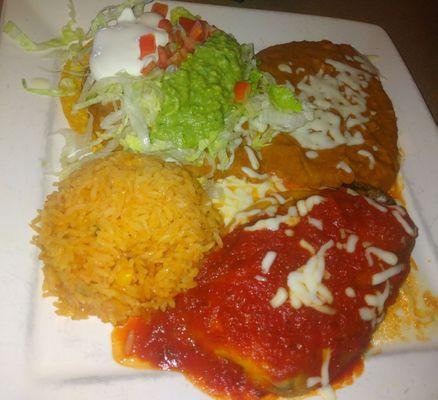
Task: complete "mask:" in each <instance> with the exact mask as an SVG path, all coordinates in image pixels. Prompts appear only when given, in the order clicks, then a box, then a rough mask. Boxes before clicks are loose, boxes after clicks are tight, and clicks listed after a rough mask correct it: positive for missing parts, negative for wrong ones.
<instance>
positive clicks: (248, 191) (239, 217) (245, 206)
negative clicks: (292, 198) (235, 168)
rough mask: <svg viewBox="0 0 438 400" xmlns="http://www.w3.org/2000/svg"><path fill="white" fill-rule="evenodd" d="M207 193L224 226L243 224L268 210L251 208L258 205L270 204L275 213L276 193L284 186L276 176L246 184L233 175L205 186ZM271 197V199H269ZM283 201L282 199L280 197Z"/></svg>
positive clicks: (246, 182) (277, 201) (245, 181)
mask: <svg viewBox="0 0 438 400" xmlns="http://www.w3.org/2000/svg"><path fill="white" fill-rule="evenodd" d="M206 189H207V192H208V193H209V196H210V197H211V199H212V202H213V204H214V206H215V207H216V208H217V209H218V210H219V212H220V213H221V215H222V217H223V218H224V222H225V225H230V224H232V223H233V224H234V225H233V226H235V225H237V224H244V223H246V222H248V220H249V219H250V218H251V217H254V216H256V215H261V214H263V213H265V212H268V211H269V210H265V209H264V207H262V208H258V207H257V208H251V207H254V206H255V205H257V204H258V203H262V202H266V203H271V204H272V205H273V206H275V207H274V209H272V210H271V212H274V214H275V212H276V210H277V209H276V205H277V204H278V203H280V204H282V203H281V202H279V200H278V197H277V196H276V194H277V192H279V191H281V190H282V189H284V185H283V183H282V182H281V180H280V179H279V178H277V177H276V176H273V177H270V178H268V179H266V180H264V181H262V182H260V183H253V182H248V181H247V180H246V179H241V178H237V177H236V176H234V175H231V176H228V177H226V178H224V179H218V180H217V181H215V182H213V183H212V184H210V186H207V188H206ZM271 196H272V197H271ZM280 197H281V198H282V199H283V200H284V198H283V197H282V196H280Z"/></svg>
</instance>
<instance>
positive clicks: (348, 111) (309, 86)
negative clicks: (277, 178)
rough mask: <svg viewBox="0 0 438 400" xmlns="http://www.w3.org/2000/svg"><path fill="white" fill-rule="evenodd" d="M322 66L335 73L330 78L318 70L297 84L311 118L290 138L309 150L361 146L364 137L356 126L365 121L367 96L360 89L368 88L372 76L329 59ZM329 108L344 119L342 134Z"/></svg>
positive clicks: (339, 124)
mask: <svg viewBox="0 0 438 400" xmlns="http://www.w3.org/2000/svg"><path fill="white" fill-rule="evenodd" d="M325 63H326V64H329V65H331V66H332V67H333V68H334V69H335V70H336V71H337V72H338V74H337V75H336V77H333V76H331V75H328V74H325V73H324V71H323V70H322V69H321V70H319V71H318V73H317V74H316V75H308V76H305V77H304V78H303V80H302V81H301V82H299V83H298V85H297V88H298V89H299V90H300V94H299V98H300V100H302V101H303V102H307V103H310V107H313V108H314V118H313V119H312V120H311V121H308V122H306V123H305V124H304V126H302V127H299V128H297V129H296V130H295V131H294V132H292V133H291V135H292V136H293V137H294V138H295V139H296V140H297V141H298V142H299V143H300V144H301V146H302V147H304V148H307V149H312V150H321V149H331V148H334V147H337V146H340V145H344V144H345V145H347V146H353V145H360V144H363V143H364V142H365V141H364V138H363V136H362V134H361V133H360V131H359V130H357V127H360V126H361V125H362V124H365V123H366V122H368V120H369V119H368V117H366V116H365V112H366V111H367V102H366V97H367V96H368V95H367V93H366V92H365V91H364V90H363V89H365V88H366V87H367V86H368V83H369V81H370V80H371V78H372V74H370V73H369V72H367V71H364V70H361V69H358V68H354V67H352V66H350V65H347V64H344V63H341V62H339V61H335V60H331V59H327V60H325ZM332 109H334V110H336V111H337V113H339V114H340V115H341V116H342V118H343V119H344V121H345V125H346V128H347V130H346V131H345V132H341V118H340V117H339V115H338V114H335V113H334V112H332V111H331V110H332ZM353 131H354V133H351V132H353Z"/></svg>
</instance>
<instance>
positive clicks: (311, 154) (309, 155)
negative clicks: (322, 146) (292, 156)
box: [304, 150, 319, 159]
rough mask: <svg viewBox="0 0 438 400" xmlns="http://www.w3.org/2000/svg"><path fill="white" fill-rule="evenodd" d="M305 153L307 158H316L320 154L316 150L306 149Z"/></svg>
mask: <svg viewBox="0 0 438 400" xmlns="http://www.w3.org/2000/svg"><path fill="white" fill-rule="evenodd" d="M304 154H305V155H306V157H307V158H310V159H314V158H318V157H319V154H318V153H317V152H316V151H314V150H309V151H306V152H305V153H304Z"/></svg>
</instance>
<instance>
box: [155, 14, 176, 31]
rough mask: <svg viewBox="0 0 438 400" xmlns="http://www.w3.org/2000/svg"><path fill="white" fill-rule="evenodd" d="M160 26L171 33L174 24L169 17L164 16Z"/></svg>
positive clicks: (159, 23)
mask: <svg viewBox="0 0 438 400" xmlns="http://www.w3.org/2000/svg"><path fill="white" fill-rule="evenodd" d="M158 28H160V29H164V30H165V31H166V32H168V33H169V32H171V31H172V28H173V26H172V23H171V22H170V21H169V20H168V19H166V18H163V19H162V20H161V21H160V22H158Z"/></svg>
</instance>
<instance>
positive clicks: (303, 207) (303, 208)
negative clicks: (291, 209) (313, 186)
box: [297, 195, 325, 217]
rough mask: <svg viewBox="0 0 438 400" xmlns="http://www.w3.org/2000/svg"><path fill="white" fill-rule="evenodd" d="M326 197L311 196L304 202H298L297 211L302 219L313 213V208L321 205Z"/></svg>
mask: <svg viewBox="0 0 438 400" xmlns="http://www.w3.org/2000/svg"><path fill="white" fill-rule="evenodd" d="M324 200H325V199H324V197H321V196H318V195H315V196H310V197H308V198H307V199H304V200H298V201H297V210H298V214H300V217H305V216H306V215H307V214H308V213H309V212H310V211H312V209H313V207H314V206H316V205H318V204H321V203H322V202H323V201H324Z"/></svg>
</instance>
